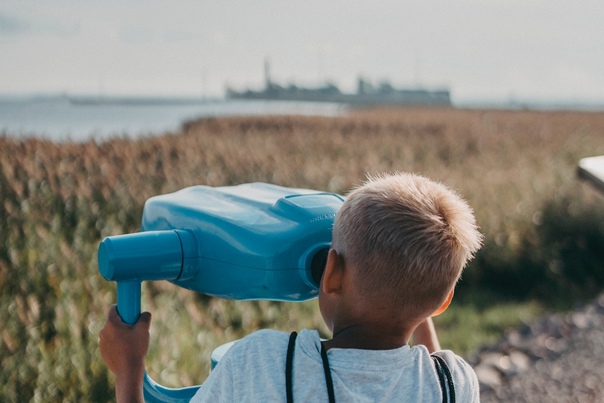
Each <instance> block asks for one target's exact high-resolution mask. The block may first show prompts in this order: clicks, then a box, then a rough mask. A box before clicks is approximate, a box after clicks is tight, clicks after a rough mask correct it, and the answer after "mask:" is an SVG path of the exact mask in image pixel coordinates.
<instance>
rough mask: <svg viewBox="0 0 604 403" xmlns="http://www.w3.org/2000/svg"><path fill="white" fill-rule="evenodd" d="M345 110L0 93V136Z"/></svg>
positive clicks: (54, 136) (106, 133)
mask: <svg viewBox="0 0 604 403" xmlns="http://www.w3.org/2000/svg"><path fill="white" fill-rule="evenodd" d="M346 110H347V107H346V106H345V105H343V104H337V103H323V102H294V101H264V100H228V99H212V100H207V99H206V100H204V99H198V100H192V99H178V98H174V99H160V98H95V97H79V98H72V97H67V96H30V97H25V96H0V136H9V137H16V138H28V137H36V138H44V139H50V140H53V141H59V142H62V141H75V142H85V141H88V140H91V139H94V140H95V141H103V140H108V139H110V138H112V137H122V138H123V137H127V138H138V137H142V136H157V135H161V134H164V133H166V132H175V131H178V130H179V129H180V128H181V127H182V124H183V123H185V122H187V121H190V120H194V119H198V118H204V117H218V116H250V115H316V116H338V115H343V114H345V113H346Z"/></svg>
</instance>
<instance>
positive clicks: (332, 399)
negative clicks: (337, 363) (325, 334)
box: [321, 343, 336, 403]
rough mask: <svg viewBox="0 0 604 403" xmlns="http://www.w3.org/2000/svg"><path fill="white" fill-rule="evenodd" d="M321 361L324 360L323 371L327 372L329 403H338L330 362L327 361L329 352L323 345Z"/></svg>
mask: <svg viewBox="0 0 604 403" xmlns="http://www.w3.org/2000/svg"><path fill="white" fill-rule="evenodd" d="M321 359H322V360H323V371H325V383H326V384H327V395H328V396H329V403H336V396H335V393H334V392H333V380H332V379H331V370H330V369H329V360H327V350H325V347H323V343H321Z"/></svg>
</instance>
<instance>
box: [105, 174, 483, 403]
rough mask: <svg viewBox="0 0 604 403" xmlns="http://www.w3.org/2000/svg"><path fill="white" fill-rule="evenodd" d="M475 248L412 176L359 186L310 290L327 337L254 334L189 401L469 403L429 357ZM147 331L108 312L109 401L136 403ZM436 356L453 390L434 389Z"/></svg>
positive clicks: (434, 189)
mask: <svg viewBox="0 0 604 403" xmlns="http://www.w3.org/2000/svg"><path fill="white" fill-rule="evenodd" d="M481 240H482V236H481V234H480V233H479V232H478V229H477V226H476V222H475V218H474V215H473V212H472V210H471V208H470V207H469V206H468V205H467V204H466V203H465V202H464V201H463V200H462V199H461V198H460V197H459V196H457V194H455V193H454V192H452V191H451V190H449V189H447V188H446V187H444V186H443V185H441V184H438V183H435V182H433V181H431V180H429V179H426V178H424V177H422V176H418V175H413V174H394V175H384V176H378V177H376V178H371V179H369V180H368V182H367V183H365V184H364V185H363V186H361V187H359V188H357V189H355V190H353V191H352V192H351V193H350V194H349V196H348V197H347V199H346V201H345V202H344V204H343V205H342V207H341V208H340V210H339V212H338V215H337V217H336V219H335V222H334V228H333V239H332V247H331V249H330V251H329V254H328V258H327V264H326V267H325V271H324V273H323V277H322V280H321V286H320V290H319V307H320V310H321V314H322V316H323V319H324V320H325V323H326V325H327V327H328V328H329V330H330V331H332V333H333V337H332V338H331V339H330V340H326V341H321V339H320V338H319V335H318V333H317V332H316V331H314V330H302V331H301V332H300V334H299V335H298V337H297V339H295V338H294V337H290V335H289V334H287V333H283V332H278V331H274V330H260V331H257V332H254V333H252V334H251V335H249V336H246V337H244V338H243V339H241V340H240V341H238V342H237V343H236V344H235V345H234V346H233V347H232V348H231V349H230V350H229V351H228V352H227V353H226V354H225V355H224V357H223V358H222V360H221V361H220V363H219V364H218V365H217V366H216V368H215V369H214V370H213V371H212V373H211V374H210V376H209V377H208V379H207V380H206V381H205V382H204V383H203V385H202V386H201V388H200V389H199V391H198V393H197V394H196V395H195V397H194V398H193V400H192V401H200V402H206V401H207V402H216V401H223V402H260V401H271V402H277V401H286V398H287V400H288V401H291V400H290V399H291V398H293V399H295V400H296V401H302V402H306V401H313V402H315V401H334V400H335V399H337V400H338V401H343V402H375V401H380V402H391V401H392V402H395V401H396V402H398V401H405V402H441V401H443V395H444V394H447V393H448V394H449V396H451V395H452V394H454V398H455V399H456V400H457V401H458V402H478V401H479V393H478V392H479V391H478V381H477V378H476V375H475V374H474V372H473V370H472V368H471V367H470V366H469V365H468V364H467V363H466V362H465V361H463V359H461V358H460V357H458V356H456V355H455V354H454V353H453V352H451V351H438V350H440V346H439V343H438V339H437V337H436V333H435V330H434V326H433V324H432V320H431V317H432V316H435V315H437V314H439V313H441V312H443V311H444V310H445V309H446V308H447V307H448V305H449V303H450V302H451V299H452V297H453V290H454V287H455V284H456V282H457V280H458V279H459V277H460V275H461V272H462V270H463V268H464V266H465V265H466V263H467V262H468V260H469V259H471V258H472V257H473V255H474V254H475V253H476V251H477V250H478V249H479V248H480V244H481ZM149 324H150V315H149V314H148V313H145V314H143V315H142V316H141V318H140V320H139V321H138V322H137V324H136V325H134V326H128V325H125V324H123V323H122V322H121V320H120V319H119V316H118V315H117V313H116V311H115V307H112V308H111V309H110V311H109V317H108V320H107V323H106V324H105V327H104V328H103V330H102V331H101V335H100V347H101V354H102V356H103V359H104V360H105V362H106V363H107V365H108V367H109V369H110V370H111V371H112V372H113V373H114V374H115V375H116V393H117V398H118V401H136V400H137V399H140V401H142V380H143V371H144V363H143V361H144V357H145V355H146V353H147V348H148V343H149V334H148V329H149ZM412 336H413V343H414V346H413V347H410V346H409V345H408V342H409V339H410V338H411V337H412ZM434 351H438V353H436V354H435V355H437V356H439V357H441V358H443V359H444V361H445V362H446V364H445V367H446V368H445V370H444V372H445V373H446V372H449V373H450V375H451V380H452V387H450V386H445V384H446V383H447V382H442V383H441V382H440V381H439V371H438V367H439V365H435V362H434V358H433V357H432V356H431V353H433V352H434ZM447 369H448V371H447ZM441 372H442V371H441ZM328 399H329V400H328ZM451 401H454V400H451Z"/></svg>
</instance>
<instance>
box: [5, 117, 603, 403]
mask: <svg viewBox="0 0 604 403" xmlns="http://www.w3.org/2000/svg"><path fill="white" fill-rule="evenodd" d="M602 133H604V114H597V113H579V112H572V113H571V112H530V111H490V110H485V111H473V110H456V109H376V110H366V111H356V112H354V113H352V114H351V115H349V116H346V117H335V118H327V117H246V118H243V117H241V118H224V119H204V120H200V121H196V122H190V123H189V124H187V125H185V126H184V127H183V129H182V131H181V132H180V133H173V134H166V135H164V136H162V137H158V138H146V139H138V140H128V139H122V138H115V139H112V140H110V141H107V142H103V143H96V142H94V141H90V142H87V143H83V144H78V143H70V142H66V143H52V142H48V141H43V140H39V139H33V138H32V139H28V140H16V139H12V138H9V137H6V136H5V137H0V309H1V312H3V313H4V316H3V320H2V321H1V323H0V365H1V367H2V371H1V372H0V400H2V401H32V400H33V401H44V402H46V401H108V400H111V399H112V397H113V386H112V378H111V377H110V376H109V374H108V373H107V370H106V367H105V365H104V364H103V362H102V360H101V358H100V355H99V351H98V346H97V339H98V332H99V330H100V329H101V327H102V325H103V322H104V320H105V315H106V312H107V308H108V306H109V305H110V304H111V303H113V302H114V301H115V284H109V283H107V282H106V281H104V280H103V279H102V277H101V276H100V275H99V273H98V268H97V265H96V248H97V246H98V243H99V241H100V240H101V239H102V238H103V237H105V236H108V235H116V234H121V233H129V232H134V231H137V230H138V226H139V225H140V218H141V215H142V207H143V203H144V202H145V200H146V199H147V198H149V197H151V196H153V195H156V194H162V193H167V192H172V191H175V190H178V189H181V188H183V187H185V186H191V185H198V184H205V185H210V186H224V185H232V184H239V183H245V182H253V181H262V182H270V183H275V184H279V185H283V186H295V187H307V188H314V189H322V190H326V191H332V192H337V193H345V192H346V191H347V190H348V189H349V188H350V187H352V186H354V185H356V184H358V183H359V182H360V181H362V180H363V178H364V176H365V174H366V173H377V172H382V171H395V170H400V171H414V172H419V173H422V174H425V175H427V176H429V177H431V178H434V179H437V180H440V181H442V182H443V183H445V184H447V185H449V186H452V187H454V188H456V189H458V190H459V192H460V193H461V194H462V195H463V196H464V197H465V198H466V199H467V200H468V201H469V202H470V204H471V205H472V206H474V208H475V210H476V215H477V218H478V222H479V224H480V226H481V228H482V230H483V232H484V233H485V241H486V242H485V247H484V248H483V250H482V251H481V252H480V253H479V255H478V256H477V258H476V259H475V261H474V262H473V263H472V264H471V266H470V267H469V268H468V269H467V271H466V272H465V274H464V276H463V279H462V281H461V282H460V284H459V287H458V290H457V297H458V299H457V300H455V301H454V304H453V306H452V307H451V309H450V310H449V311H447V312H445V313H444V314H443V315H441V316H440V317H438V318H437V326H438V327H440V328H441V330H442V331H441V339H442V340H441V341H442V344H443V346H445V347H449V348H453V349H458V350H459V351H460V352H462V353H463V354H469V353H470V352H471V351H472V349H474V348H476V347H478V346H479V345H480V344H482V343H484V342H491V341H494V340H495V339H496V338H497V337H498V335H500V334H501V332H502V331H503V330H504V329H505V328H506V327H508V326H514V325H516V324H518V323H520V322H521V321H522V320H531V318H534V317H535V316H536V315H539V314H541V313H542V312H545V310H547V309H551V308H556V309H563V308H567V307H570V306H572V305H573V304H575V303H578V302H581V301H585V300H588V299H590V298H591V297H593V296H594V295H595V293H597V292H599V291H600V290H601V289H602V288H603V287H604V272H603V271H602V270H601V267H602V264H603V263H604V248H601V245H602V244H603V242H604V209H603V208H602V207H601V205H602V202H603V200H602V198H601V196H600V195H599V194H598V193H597V192H595V191H594V190H592V189H591V188H590V187H589V186H587V185H586V184H583V183H581V182H580V181H579V180H578V179H577V177H576V164H577V162H578V160H579V159H580V158H583V157H586V156H592V155H599V154H604V143H602V141H601V138H602ZM143 309H146V310H149V311H151V312H152V313H153V325H152V335H151V336H152V340H151V350H150V354H149V357H148V361H147V366H148V370H149V372H150V374H151V375H152V377H153V378H154V379H156V380H157V381H158V382H160V383H162V384H165V385H168V386H182V385H192V384H198V383H200V382H202V381H203V380H204V379H205V377H206V376H207V373H208V370H209V356H210V352H211V351H212V350H213V349H214V348H215V347H217V346H219V345H220V344H222V343H225V342H227V341H230V340H233V339H236V338H240V337H242V336H244V335H245V334H248V333H250V332H252V331H253V330H256V329H259V328H264V327H271V328H276V329H283V330H288V331H290V330H293V329H299V328H302V327H314V328H318V329H320V331H321V332H322V334H323V335H325V336H327V332H326V329H325V328H324V326H323V325H322V322H321V318H320V314H319V313H318V309H317V308H316V303H315V302H314V301H311V302H306V303H299V304H293V303H290V304H285V303H278V302H269V301H256V302H234V301H225V300H219V299H212V298H208V297H206V296H203V295H199V294H195V293H192V292H189V291H187V290H183V289H177V288H176V287H174V286H172V285H171V284H169V283H166V282H157V283H145V284H144V287H143Z"/></svg>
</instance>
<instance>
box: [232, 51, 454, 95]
mask: <svg viewBox="0 0 604 403" xmlns="http://www.w3.org/2000/svg"><path fill="white" fill-rule="evenodd" d="M264 80H265V87H264V89H263V90H260V91H253V90H250V89H247V90H244V91H235V90H233V89H231V88H228V87H227V89H226V97H227V98H228V99H264V100H279V101H307V102H334V103H344V104H349V105H358V106H371V105H410V106H412V105H422V106H424V105H433V106H450V105H451V97H450V94H449V90H448V89H438V90H428V89H424V88H417V89H398V88H394V87H393V86H392V85H391V84H390V83H389V82H387V81H382V82H381V83H380V84H379V85H377V86H374V85H373V84H371V83H370V82H368V81H366V80H365V79H363V78H362V77H359V79H358V84H357V92H356V93H343V92H341V91H340V89H339V88H338V87H337V86H336V85H335V84H332V83H327V84H325V85H324V86H322V87H317V88H304V87H298V86H296V85H294V84H290V85H288V86H286V87H284V86H281V85H279V84H276V83H274V82H273V81H272V79H271V76H270V66H269V63H268V61H265V63H264Z"/></svg>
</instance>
